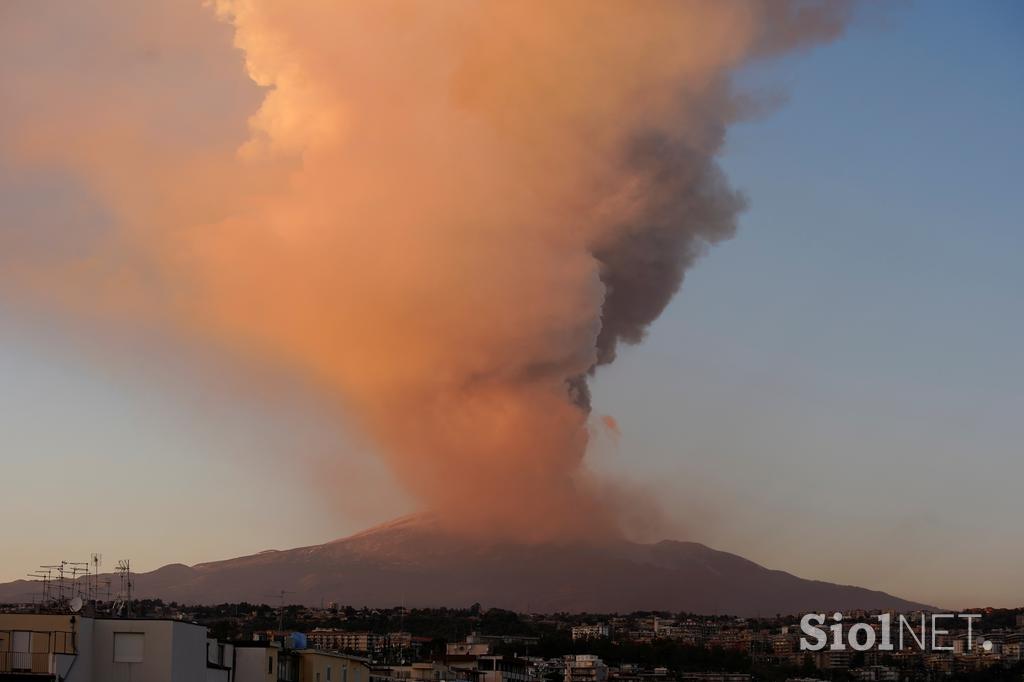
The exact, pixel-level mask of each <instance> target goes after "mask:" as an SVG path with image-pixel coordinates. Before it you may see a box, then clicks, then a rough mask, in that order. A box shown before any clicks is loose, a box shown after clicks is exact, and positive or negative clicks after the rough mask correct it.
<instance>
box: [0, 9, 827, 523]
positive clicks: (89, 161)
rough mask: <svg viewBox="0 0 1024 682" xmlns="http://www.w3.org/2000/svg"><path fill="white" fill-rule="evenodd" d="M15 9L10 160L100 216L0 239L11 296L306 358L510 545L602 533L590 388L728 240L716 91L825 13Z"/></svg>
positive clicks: (813, 26)
mask: <svg viewBox="0 0 1024 682" xmlns="http://www.w3.org/2000/svg"><path fill="white" fill-rule="evenodd" d="M5 11H7V12H8V13H9V14H10V15H11V16H8V17H7V18H8V19H10V20H11V21H10V22H9V23H8V24H7V26H8V28H7V29H0V32H2V33H3V34H5V35H3V36H2V37H8V36H6V33H11V36H10V38H11V40H15V41H16V44H15V45H14V46H13V47H11V46H8V47H7V48H4V50H5V52H7V53H8V54H5V55H3V56H6V57H16V56H18V54H17V51H18V49H19V44H20V43H17V41H21V42H23V43H24V45H22V47H24V48H25V50H26V53H28V52H29V47H33V48H34V49H35V50H39V49H45V48H46V47H49V49H51V50H53V51H54V54H49V55H47V56H46V59H44V60H43V64H42V65H38V66H34V65H33V64H32V63H31V62H30V61H29V62H26V61H25V60H22V61H20V62H16V63H18V66H16V67H12V65H11V63H10V62H9V61H8V62H7V63H6V64H5V66H4V67H3V68H4V72H3V76H2V78H3V80H2V81H0V84H2V85H3V87H4V88H5V89H9V90H10V91H11V92H12V93H13V95H12V97H13V98H14V99H17V100H18V102H19V106H15V107H14V109H13V112H9V113H8V114H5V115H4V116H5V117H6V119H5V120H4V123H6V124H7V129H8V131H9V132H8V133H7V134H6V135H4V138H3V143H4V156H5V159H6V163H9V164H18V165H20V166H23V167H27V166H31V167H33V168H44V169H50V171H52V169H54V168H60V169H62V170H63V171H64V172H67V173H70V174H71V175H72V176H73V177H75V178H77V181H78V182H81V183H82V184H83V186H85V187H87V188H88V190H89V192H90V193H91V195H92V196H93V197H95V198H96V201H98V202H99V203H100V204H101V205H102V206H103V207H104V210H105V211H106V212H107V214H108V219H107V223H105V224H106V226H107V227H106V229H103V230H100V231H99V233H98V234H96V235H93V236H92V237H91V238H90V239H89V240H87V241H88V244H87V247H86V249H85V251H84V252H77V253H76V254H75V255H73V256H66V255H64V256H59V257H55V256H54V255H53V253H52V252H51V251H50V250H49V249H48V248H47V247H46V246H45V244H44V245H43V246H42V247H40V246H39V245H38V244H33V245H31V246H26V245H25V243H24V239H20V238H19V237H18V235H17V234H15V231H9V230H8V231H5V232H0V240H4V241H3V242H0V244H3V245H5V246H7V247H8V253H17V254H18V257H17V258H12V259H10V260H9V261H5V262H8V264H9V265H10V267H9V268H8V272H7V276H6V277H5V278H4V286H5V288H6V289H7V291H16V292H18V295H19V296H30V295H31V296H35V297H39V298H42V299H50V300H51V301H54V300H56V301H59V302H60V303H61V304H62V305H66V306H75V307H78V308H84V309H87V310H88V309H103V310H104V311H108V312H109V311H113V314H115V315H122V316H125V317H127V319H132V317H133V316H156V317H159V318H160V319H162V320H165V321H168V322H170V323H172V324H174V325H176V326H178V327H179V328H182V329H186V330H188V331H189V332H190V333H195V334H199V335H202V336H204V337H206V338H210V339H212V340H215V341H216V342H217V343H224V344H227V345H229V346H230V347H232V348H235V349H237V350H239V351H241V352H245V353H246V354H248V355H250V356H251V357H253V358H257V359H262V360H265V361H273V362H277V363H282V364H284V365H286V366H289V367H292V368H293V369H294V370H295V371H297V372H301V373H303V374H304V375H307V376H308V377H311V378H312V379H314V380H315V381H316V382H318V383H319V384H321V385H322V386H324V387H326V388H327V389H328V390H329V391H330V392H331V393H332V394H333V395H335V396H337V400H338V403H339V405H342V406H344V408H345V409H346V410H347V411H348V412H349V413H350V414H352V415H354V416H355V418H356V420H357V422H358V423H360V424H361V425H362V426H363V427H364V428H365V430H366V432H367V433H368V434H369V435H370V436H371V437H372V438H373V439H374V440H375V442H376V443H377V444H378V445H379V448H380V451H381V452H382V453H383V456H385V457H386V458H387V459H388V461H389V463H390V464H391V468H392V470H393V471H394V473H395V475H396V476H397V477H398V479H399V480H400V481H401V482H402V483H403V485H405V486H406V487H407V488H408V489H409V490H410V491H411V492H412V493H413V494H414V495H416V496H417V497H418V498H419V499H420V500H422V502H423V503H424V505H425V506H426V507H428V508H430V509H432V510H434V511H436V512H437V513H438V514H439V515H440V517H441V518H442V519H445V520H448V521H450V522H453V524H455V525H460V526H461V527H464V528H468V529H470V530H478V531H486V532H489V533H497V534H508V535H513V536H516V537H519V538H523V539H545V538H551V537H561V536H565V535H569V534H576V533H581V532H587V531H594V530H605V531H606V530H612V529H614V528H615V526H616V523H615V519H614V518H613V517H614V512H611V511H609V508H610V507H609V505H606V504H604V503H603V502H602V499H600V497H599V495H597V494H596V493H595V492H594V491H596V490H598V489H599V488H600V486H592V485H591V483H590V482H589V481H588V477H587V475H586V474H585V471H584V469H583V468H582V461H583V458H584V454H585V451H586V447H587V432H586V428H585V426H586V421H587V417H588V411H589V396H588V393H587V389H586V380H585V377H586V376H588V375H589V374H590V373H592V372H593V371H594V370H595V368H596V367H598V366H599V365H600V364H603V363H607V362H610V361H612V360H613V359H614V357H615V350H616V346H617V344H618V343H620V342H627V343H635V342H637V341H639V340H641V339H642V337H643V335H644V333H645V330H646V327H647V325H648V324H649V323H650V322H652V321H653V320H654V319H655V318H656V317H657V316H658V315H659V314H660V313H661V311H662V310H663V309H664V307H665V306H666V305H667V303H668V301H669V300H670V298H671V297H672V295H673V294H674V293H675V291H676V290H677V289H678V287H679V285H680V283H681V281H682V277H683V273H684V271H685V270H686V268H687V267H688V266H689V265H690V264H691V263H692V262H693V261H694V259H695V258H696V257H697V256H698V255H699V254H700V253H701V252H702V251H703V250H704V249H705V248H706V247H707V246H708V245H709V244H713V243H715V242H717V241H720V240H722V239H725V238H728V237H729V236H731V235H732V233H733V231H734V228H735V220H736V215H737V213H738V212H739V211H740V210H741V208H742V201H741V199H740V198H739V197H738V196H737V195H736V194H735V193H734V192H733V191H732V190H731V189H730V188H729V187H728V185H727V183H726V182H725V180H724V178H723V177H722V175H721V173H720V172H719V170H718V168H717V166H716V165H715V163H714V157H715V155H716V153H717V152H718V151H719V149H720V147H721V145H722V142H723V136H724V131H725V128H726V126H727V125H728V124H729V123H730V122H732V121H733V120H736V119H737V118H738V117H740V116H742V115H743V106H742V105H741V102H742V99H741V98H739V97H737V96H736V95H735V94H734V93H733V92H732V90H731V88H730V83H729V74H730V73H731V72H732V71H733V70H735V69H736V68H737V67H739V66H741V65H743V64H744V63H746V62H748V61H749V60H751V59H754V58H757V57H760V56H764V55H768V54H772V53H777V52H781V51H784V50H788V49H792V48H795V47H799V46H802V45H805V44H808V43H810V42H813V41H815V40H820V39H824V38H828V37H831V36H832V35H834V34H835V33H836V32H837V31H838V30H839V28H840V23H841V22H840V17H839V16H838V14H839V13H840V10H839V6H838V5H835V4H830V5H821V6H819V5H814V4H808V3H806V2H802V1H800V0H794V1H793V2H784V1H782V0H766V1H764V2H757V1H755V0H743V1H742V2H730V1H727V0H725V1H722V2H706V1H704V0H699V1H693V2H687V1H685V0H680V1H679V2H646V1H641V2H629V3H627V2H610V1H609V2H604V1H597V2H595V1H593V0H578V1H576V0H561V1H559V2H546V3H519V2H462V1H453V2H443V3H417V2H405V1H395V2H391V1H381V2H338V1H337V0H302V1H293V0H289V1H288V2H284V1H280V0H279V1H276V2H275V1H272V0H266V1H261V0H218V1H217V2H215V3H214V6H213V7H206V8H201V7H198V6H196V7H191V6H188V5H186V4H185V3H181V2H153V3H152V4H149V3H134V2H127V1H125V0H109V1H107V2H100V1H99V0H88V1H86V0H83V2H82V4H81V6H79V8H78V10H77V11H78V12H80V13H81V15H82V16H80V17H79V20H80V21H79V22H78V23H75V22H72V21H64V20H58V21H57V22H56V26H55V25H53V17H47V16H46V10H45V9H42V8H41V7H40V5H36V4H35V3H25V4H23V5H21V6H16V8H15V9H13V10H11V9H6V8H5ZM214 13H216V14H217V15H218V16H217V17H215V16H214ZM218 18H219V21H218ZM82 21H84V22H85V23H86V25H87V26H91V27H93V28H94V29H95V30H94V32H93V33H92V34H88V33H87V34H85V35H83V34H82V33H80V31H81V30H82V29H81V22H82ZM12 26H13V28H12ZM232 31H233V32H232ZM15 35H16V36H19V37H15ZM26 36H28V37H26ZM232 36H233V38H232ZM232 39H233V42H234V45H235V46H236V47H237V48H238V50H233V49H232V48H231V47H230V41H231V40H232ZM41 46H42V47H41ZM239 50H240V51H239ZM76 51H78V52H81V53H82V54H84V55H86V57H87V59H86V63H85V65H84V66H83V64H82V61H81V59H80V58H79V59H75V58H73V57H74V55H75V54H77V52H76ZM68 52H70V53H71V56H68V55H67V54H64V53H68ZM54 55H56V56H54ZM80 56H81V55H79V57H80ZM243 60H244V63H243ZM250 79H251V80H250ZM83 81H84V82H83ZM253 82H255V83H256V84H258V85H259V86H262V87H263V88H265V89H264V90H263V91H262V92H261V91H258V90H257V89H256V88H255V87H253ZM261 97H262V100H261V101H260V98H261ZM246 120H247V126H248V129H245V128H244V126H245V125H246ZM183 121H184V122H183ZM11 131H13V132H11ZM68 229H69V230H71V229H75V226H74V225H69V226H68ZM12 235H14V236H12ZM83 253H84V254H85V255H83Z"/></svg>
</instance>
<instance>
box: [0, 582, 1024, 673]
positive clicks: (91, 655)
mask: <svg viewBox="0 0 1024 682" xmlns="http://www.w3.org/2000/svg"><path fill="white" fill-rule="evenodd" d="M286 596H287V595H286V593H282V594H280V595H278V597H279V603H278V604H277V605H272V604H250V603H236V604H218V605H210V606H194V605H191V606H186V605H182V604H178V603H174V602H170V603H165V602H163V601H160V600H153V599H143V600H134V601H133V600H114V601H109V602H107V601H100V600H98V599H97V600H93V601H92V602H83V601H82V600H81V599H77V600H67V601H64V602H59V603H58V602H52V603H48V604H39V603H25V604H7V605H3V606H0V681H2V680H36V681H38V680H53V681H54V682H118V681H120V680H134V681H138V680H143V681H145V682H162V681H167V682H179V681H180V682H193V681H203V680H206V681H210V682H257V681H259V682H662V681H664V682H676V681H678V682H748V681H753V680H779V681H783V680H786V681H789V682H810V681H812V680H862V681H892V682H900V681H904V680H1022V679H1024V608H1022V609H978V610H977V611H976V613H978V614H980V618H978V619H976V620H974V622H973V639H972V640H969V639H968V636H967V632H966V630H964V629H960V628H959V627H958V625H957V624H956V623H950V624H949V628H950V632H949V633H948V634H945V635H943V636H942V637H941V638H940V643H942V644H943V645H948V646H949V647H951V650H949V651H921V650H920V649H918V648H916V647H911V645H910V643H907V645H906V646H904V647H903V648H902V649H901V648H898V647H897V649H896V650H895V651H889V652H885V651H864V652H860V651H851V650H849V649H847V650H843V651H834V650H830V649H829V648H825V649H824V650H822V651H816V652H809V651H801V649H800V645H799V642H800V637H801V631H800V626H799V621H800V616H799V615H791V616H781V615H779V616H774V617H770V618H733V617H727V616H714V617H710V616H700V615H696V614H688V613H667V612H664V613H661V612H642V613H632V614H628V615H624V614H567V613H561V614H534V613H516V612H513V611H507V610H502V609H496V608H485V607H483V606H481V605H480V604H473V605H472V606H468V607H465V608H440V609H409V608H403V607H395V608H390V609H371V608H365V607H364V608H357V607H354V606H345V605H339V604H335V603H325V604H322V605H320V606H319V607H316V608H310V607H306V606H298V605H291V606H289V605H287V603H286ZM845 615H846V616H847V620H848V621H851V622H852V621H854V620H861V621H864V622H870V620H871V615H872V613H868V612H853V613H849V614H845ZM905 615H907V617H908V619H909V620H911V621H912V622H915V621H916V619H917V618H918V617H919V616H920V614H905ZM969 642H970V644H968V643H969ZM983 642H984V643H985V645H984V646H983V645H982V643H983Z"/></svg>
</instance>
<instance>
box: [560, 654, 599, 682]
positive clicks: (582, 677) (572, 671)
mask: <svg viewBox="0 0 1024 682" xmlns="http://www.w3.org/2000/svg"><path fill="white" fill-rule="evenodd" d="M607 679H608V666H607V665H605V663H604V661H602V660H601V659H600V658H598V657H597V656H594V655H592V654H577V655H576V656H566V657H565V682H605V680H607Z"/></svg>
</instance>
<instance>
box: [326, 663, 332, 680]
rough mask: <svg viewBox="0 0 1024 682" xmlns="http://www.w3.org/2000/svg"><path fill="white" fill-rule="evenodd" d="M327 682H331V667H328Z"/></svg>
mask: <svg viewBox="0 0 1024 682" xmlns="http://www.w3.org/2000/svg"><path fill="white" fill-rule="evenodd" d="M327 682H331V666H327Z"/></svg>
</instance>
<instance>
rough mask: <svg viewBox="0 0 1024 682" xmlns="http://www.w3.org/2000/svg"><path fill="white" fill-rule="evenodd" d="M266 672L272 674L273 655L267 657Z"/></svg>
mask: <svg viewBox="0 0 1024 682" xmlns="http://www.w3.org/2000/svg"><path fill="white" fill-rule="evenodd" d="M267 674H268V675H273V674H274V657H273V656H271V657H270V658H268V659H267Z"/></svg>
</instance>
